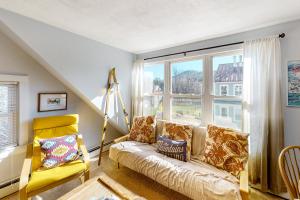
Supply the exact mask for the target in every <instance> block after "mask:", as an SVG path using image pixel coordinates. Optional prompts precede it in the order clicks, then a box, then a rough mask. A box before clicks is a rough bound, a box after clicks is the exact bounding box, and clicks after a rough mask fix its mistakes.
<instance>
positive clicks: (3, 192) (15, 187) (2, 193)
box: [0, 182, 19, 199]
mask: <svg viewBox="0 0 300 200" xmlns="http://www.w3.org/2000/svg"><path fill="white" fill-rule="evenodd" d="M17 191H19V182H17V183H13V184H11V185H8V186H7V187H4V188H1V189H0V199H1V198H3V197H6V196H8V195H10V194H13V193H15V192H17Z"/></svg>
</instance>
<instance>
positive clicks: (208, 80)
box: [145, 48, 244, 130]
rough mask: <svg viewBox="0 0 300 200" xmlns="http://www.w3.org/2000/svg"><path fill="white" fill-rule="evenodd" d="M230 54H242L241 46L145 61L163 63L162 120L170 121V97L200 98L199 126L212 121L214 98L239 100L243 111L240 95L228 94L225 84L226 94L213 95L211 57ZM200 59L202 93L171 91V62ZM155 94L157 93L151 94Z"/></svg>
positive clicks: (149, 63) (148, 63)
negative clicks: (175, 92) (201, 66)
mask: <svg viewBox="0 0 300 200" xmlns="http://www.w3.org/2000/svg"><path fill="white" fill-rule="evenodd" d="M231 55H243V51H242V48H236V49H230V50H227V51H215V52H210V53H207V54H198V55H193V56H186V57H180V58H172V59H166V60H159V61H153V62H151V61H150V62H147V63H145V65H151V64H157V63H164V91H163V93H162V94H158V95H162V96H163V120H169V121H172V118H171V117H172V109H171V107H172V98H174V97H184V98H188V99H200V100H201V112H202V116H201V118H202V119H201V120H200V122H199V124H194V125H198V126H199V125H200V126H207V125H208V124H210V123H213V121H214V120H213V112H214V108H213V103H214V100H218V99H234V100H239V101H241V103H242V105H241V106H242V112H243V102H242V97H241V96H233V95H229V94H228V92H229V91H228V86H227V96H221V95H215V93H214V92H215V91H214V77H213V58H214V57H215V56H231ZM199 59H201V60H202V62H203V72H202V74H203V79H202V95H194V94H173V93H172V70H171V64H172V63H175V62H186V61H191V60H199ZM153 95H157V94H153ZM241 118H242V119H241V121H242V123H241V126H242V127H241V129H242V130H243V125H244V123H243V115H242V116H241Z"/></svg>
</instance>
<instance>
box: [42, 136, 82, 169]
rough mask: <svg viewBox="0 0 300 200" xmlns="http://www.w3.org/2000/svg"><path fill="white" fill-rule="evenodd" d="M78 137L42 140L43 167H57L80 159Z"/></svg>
mask: <svg viewBox="0 0 300 200" xmlns="http://www.w3.org/2000/svg"><path fill="white" fill-rule="evenodd" d="M76 139H77V135H67V136H62V137H56V138H49V139H40V140H39V143H40V146H41V150H42V154H44V155H42V158H43V160H42V166H43V167H44V168H46V169H50V168H53V167H57V166H59V165H62V164H64V163H67V162H70V161H73V160H77V159H78V158H79V153H78V145H77V140H76Z"/></svg>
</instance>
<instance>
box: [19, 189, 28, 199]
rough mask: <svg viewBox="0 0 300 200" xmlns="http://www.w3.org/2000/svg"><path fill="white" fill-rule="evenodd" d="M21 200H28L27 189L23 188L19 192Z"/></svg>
mask: <svg viewBox="0 0 300 200" xmlns="http://www.w3.org/2000/svg"><path fill="white" fill-rule="evenodd" d="M19 196H20V200H28V197H27V193H26V188H23V189H21V190H20V191H19Z"/></svg>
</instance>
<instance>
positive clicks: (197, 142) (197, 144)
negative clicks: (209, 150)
mask: <svg viewBox="0 0 300 200" xmlns="http://www.w3.org/2000/svg"><path fill="white" fill-rule="evenodd" d="M165 122H167V121H166V120H157V123H156V137H158V136H159V135H162V131H163V127H164V123H165ZM206 130H207V129H206V127H200V126H193V136H192V155H193V156H199V155H203V153H204V146H205V137H206Z"/></svg>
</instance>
